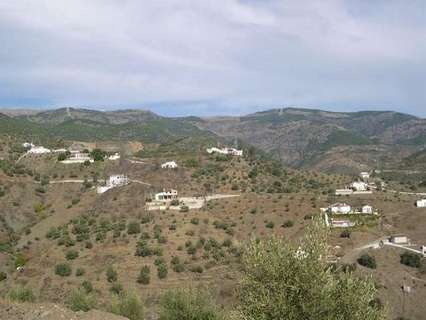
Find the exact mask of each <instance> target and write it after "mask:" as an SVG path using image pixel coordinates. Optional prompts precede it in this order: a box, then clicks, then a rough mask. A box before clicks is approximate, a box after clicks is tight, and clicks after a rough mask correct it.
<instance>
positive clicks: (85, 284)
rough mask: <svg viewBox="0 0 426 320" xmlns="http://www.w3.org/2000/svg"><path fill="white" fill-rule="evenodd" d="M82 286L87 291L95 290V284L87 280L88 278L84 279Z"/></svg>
mask: <svg viewBox="0 0 426 320" xmlns="http://www.w3.org/2000/svg"><path fill="white" fill-rule="evenodd" d="M81 286H82V287H83V289H84V291H86V293H90V292H92V291H93V285H92V283H91V282H90V281H87V280H85V281H83V282H82V283H81Z"/></svg>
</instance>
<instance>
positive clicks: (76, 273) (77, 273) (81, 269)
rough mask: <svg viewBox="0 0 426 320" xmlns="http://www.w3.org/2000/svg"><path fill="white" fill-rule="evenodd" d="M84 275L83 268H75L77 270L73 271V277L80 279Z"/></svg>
mask: <svg viewBox="0 0 426 320" xmlns="http://www.w3.org/2000/svg"><path fill="white" fill-rule="evenodd" d="M85 273H86V271H85V270H84V269H83V268H77V270H75V275H76V276H77V277H81V276H82V275H84V274H85Z"/></svg>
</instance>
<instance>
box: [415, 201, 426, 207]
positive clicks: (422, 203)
mask: <svg viewBox="0 0 426 320" xmlns="http://www.w3.org/2000/svg"><path fill="white" fill-rule="evenodd" d="M416 206H417V208H426V199H422V200H418V201H417V202H416Z"/></svg>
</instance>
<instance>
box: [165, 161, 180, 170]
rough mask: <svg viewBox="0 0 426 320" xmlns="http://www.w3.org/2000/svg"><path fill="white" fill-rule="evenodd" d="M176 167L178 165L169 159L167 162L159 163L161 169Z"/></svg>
mask: <svg viewBox="0 0 426 320" xmlns="http://www.w3.org/2000/svg"><path fill="white" fill-rule="evenodd" d="M177 167H178V165H177V163H176V162H174V161H169V162H166V163H163V164H162V165H161V168H162V169H176V168H177Z"/></svg>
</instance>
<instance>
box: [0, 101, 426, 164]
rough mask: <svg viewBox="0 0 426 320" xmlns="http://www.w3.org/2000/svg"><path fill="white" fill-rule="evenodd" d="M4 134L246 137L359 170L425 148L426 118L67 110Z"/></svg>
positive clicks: (13, 119)
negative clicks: (173, 114) (169, 114)
mask: <svg viewBox="0 0 426 320" xmlns="http://www.w3.org/2000/svg"><path fill="white" fill-rule="evenodd" d="M0 133H9V134H11V133H23V134H30V133H32V134H35V135H49V136H54V137H61V138H64V139H74V140H132V139H133V140H134V139H140V140H143V141H145V142H160V143H161V142H167V141H170V139H174V138H183V137H197V138H198V137H204V138H208V139H211V141H218V140H221V139H222V138H225V139H227V140H229V141H230V142H232V141H234V140H236V139H238V140H239V141H242V142H244V143H246V144H250V145H253V146H255V147H257V148H259V149H261V150H263V151H265V152H268V153H270V154H271V155H272V156H273V157H275V158H276V159H279V160H281V161H282V162H284V163H285V164H287V165H290V166H293V167H302V168H314V169H319V170H324V171H334V172H336V171H340V172H355V171H356V170H360V169H371V168H375V167H387V166H393V165H398V163H399V162H401V161H402V160H403V159H405V158H406V157H409V156H412V155H414V154H416V152H421V151H422V150H423V148H424V147H425V145H426V120H425V119H421V118H417V117H415V116H411V115H407V114H402V113H397V112H391V111H364V112H328V111H322V110H310V109H299V108H285V109H273V110H268V111H263V112H258V113H254V114H249V115H246V116H240V117H212V118H200V117H182V118H168V117H162V116H159V115H157V114H154V113H152V112H150V111H142V110H119V111H108V112H102V111H94V110H86V109H74V108H61V109H57V110H49V111H43V112H38V113H33V112H29V111H28V112H26V113H24V114H19V113H18V114H17V115H14V114H12V115H10V116H6V115H4V114H3V115H0ZM417 158H419V157H417ZM417 158H416V159H417ZM420 158H422V157H420ZM422 159H423V158H422ZM411 161H413V160H411Z"/></svg>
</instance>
